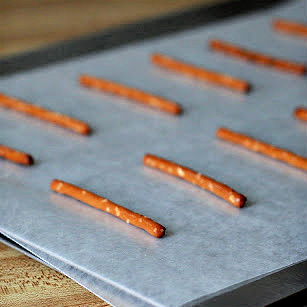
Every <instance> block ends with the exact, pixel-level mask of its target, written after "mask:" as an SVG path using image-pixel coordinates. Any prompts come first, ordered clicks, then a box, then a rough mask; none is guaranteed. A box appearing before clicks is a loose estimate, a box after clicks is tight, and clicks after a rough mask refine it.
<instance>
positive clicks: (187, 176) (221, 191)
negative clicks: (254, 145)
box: [143, 154, 246, 208]
mask: <svg viewBox="0 0 307 307" xmlns="http://www.w3.org/2000/svg"><path fill="white" fill-rule="evenodd" d="M143 162H144V164H145V165H147V166H150V167H152V168H156V169H158V170H160V171H162V172H164V173H167V174H170V175H173V176H176V177H179V178H182V179H184V180H186V181H188V182H191V183H193V184H195V185H197V186H199V187H201V188H203V189H205V190H207V191H210V192H211V193H213V194H215V195H217V196H219V197H221V198H223V199H225V200H226V201H228V202H229V203H230V204H232V205H233V206H235V207H239V208H242V207H243V206H244V204H245V201H246V197H245V196H244V195H242V194H239V193H237V192H236V191H234V190H233V189H231V188H230V187H228V186H227V185H225V184H223V183H220V182H218V181H215V180H214V179H212V178H210V177H207V176H205V175H203V174H200V173H197V172H195V171H194V170H192V169H189V168H187V167H185V166H182V165H179V164H176V163H174V162H171V161H169V160H166V159H163V158H159V157H157V156H154V155H151V154H146V155H145V156H144V159H143Z"/></svg>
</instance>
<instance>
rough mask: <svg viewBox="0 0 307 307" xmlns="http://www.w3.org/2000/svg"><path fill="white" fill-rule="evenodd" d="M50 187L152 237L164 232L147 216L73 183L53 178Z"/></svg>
mask: <svg viewBox="0 0 307 307" xmlns="http://www.w3.org/2000/svg"><path fill="white" fill-rule="evenodd" d="M50 188H51V190H53V191H55V192H58V193H61V194H64V195H68V196H70V197H72V198H75V199H77V200H80V201H82V202H84V203H86V204H88V205H90V206H92V207H95V208H97V209H99V210H102V211H104V212H107V213H109V214H111V215H114V216H116V217H118V218H119V219H121V220H123V221H125V222H126V223H127V224H132V225H134V226H136V227H138V228H141V229H144V230H145V231H147V232H148V233H150V234H151V235H152V236H154V237H157V238H161V237H163V236H164V234H165V227H164V226H162V225H160V224H158V223H157V222H155V221H153V220H152V219H150V218H148V217H147V216H143V215H141V214H138V213H135V212H133V211H131V210H129V209H127V208H125V207H122V206H119V205H117V204H115V203H113V202H112V201H110V200H108V199H106V198H103V197H101V196H98V195H96V194H94V193H92V192H89V191H87V190H84V189H82V188H79V187H77V186H75V185H73V184H70V183H67V182H65V181H61V180H57V179H54V180H53V181H52V182H51V184H50Z"/></svg>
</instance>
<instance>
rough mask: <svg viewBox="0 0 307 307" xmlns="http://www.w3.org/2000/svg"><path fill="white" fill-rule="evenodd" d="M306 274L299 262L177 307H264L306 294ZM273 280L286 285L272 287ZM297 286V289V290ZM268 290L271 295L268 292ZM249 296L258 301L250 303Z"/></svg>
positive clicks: (303, 263)
mask: <svg viewBox="0 0 307 307" xmlns="http://www.w3.org/2000/svg"><path fill="white" fill-rule="evenodd" d="M306 271H307V260H301V261H299V262H296V263H293V264H291V265H289V266H286V267H285V268H282V269H279V270H276V271H273V272H269V273H266V274H264V275H261V276H258V277H255V278H253V279H251V281H250V282H249V281H247V283H246V284H244V285H241V283H238V284H236V285H232V286H230V287H227V288H224V289H222V290H219V291H217V292H215V293H212V294H209V295H205V296H203V297H200V298H198V299H195V300H192V301H190V302H188V303H185V304H183V305H181V306H180V307H220V306H226V305H227V306H232V305H229V303H231V304H232V303H234V302H235V304H236V307H240V306H249V307H265V306H268V305H270V304H273V303H276V302H278V301H282V300H283V299H286V298H288V297H289V296H291V295H294V294H297V293H299V292H301V291H306V289H307V275H306V274H304V272H306ZM285 276H286V278H285ZM277 280H279V281H282V280H286V281H287V282H286V283H282V285H280V286H279V285H278V286H277V287H274V285H276V281H277ZM285 284H286V285H285ZM298 284H299V287H297V286H298ZM272 285H273V286H272ZM272 288H273V291H271V290H272ZM285 291H287V292H285ZM252 294H254V295H253V297H255V296H257V297H258V300H256V301H255V300H251V296H252Z"/></svg>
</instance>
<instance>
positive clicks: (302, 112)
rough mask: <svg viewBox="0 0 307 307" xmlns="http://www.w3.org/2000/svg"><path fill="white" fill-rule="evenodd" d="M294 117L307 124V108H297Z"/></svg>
mask: <svg viewBox="0 0 307 307" xmlns="http://www.w3.org/2000/svg"><path fill="white" fill-rule="evenodd" d="M294 116H295V117H296V118H297V119H300V120H303V121H305V122H307V108H303V107H300V108H296V109H295V111H294Z"/></svg>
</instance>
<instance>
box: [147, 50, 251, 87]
mask: <svg viewBox="0 0 307 307" xmlns="http://www.w3.org/2000/svg"><path fill="white" fill-rule="evenodd" d="M151 62H152V63H153V64H155V65H157V66H160V67H162V68H165V69H168V70H170V71H173V72H175V73H180V74H183V75H186V76H190V77H193V78H196V79H199V80H202V81H205V82H209V83H212V84H215V85H219V86H223V87H226V88H229V89H231V90H234V91H238V92H241V93H246V92H248V91H249V90H250V88H251V86H250V84H249V83H248V82H246V81H244V80H240V79H236V78H234V77H232V76H229V75H225V74H221V73H218V72H214V71H211V70H208V69H205V68H200V67H197V66H193V65H190V64H187V63H184V62H182V61H179V60H176V59H174V58H171V57H169V56H166V55H163V54H160V53H154V54H152V55H151Z"/></svg>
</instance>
